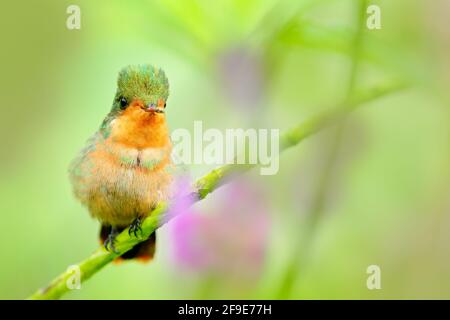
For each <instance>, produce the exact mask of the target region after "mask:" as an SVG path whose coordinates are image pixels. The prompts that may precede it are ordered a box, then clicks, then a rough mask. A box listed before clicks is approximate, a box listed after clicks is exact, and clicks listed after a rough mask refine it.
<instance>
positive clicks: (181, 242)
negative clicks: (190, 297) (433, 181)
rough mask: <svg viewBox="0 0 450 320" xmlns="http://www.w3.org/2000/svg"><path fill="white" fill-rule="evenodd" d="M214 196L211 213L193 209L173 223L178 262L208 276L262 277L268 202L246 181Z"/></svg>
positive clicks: (267, 224) (182, 266)
mask: <svg viewBox="0 0 450 320" xmlns="http://www.w3.org/2000/svg"><path fill="white" fill-rule="evenodd" d="M220 195H221V196H222V197H220ZM214 197H215V199H214V200H215V207H214V208H212V209H211V210H208V211H209V212H208V213H205V214H200V213H198V212H195V211H194V210H193V209H190V210H189V211H188V212H186V213H185V214H183V215H181V216H179V217H177V219H175V220H173V221H172V222H171V224H170V235H171V238H172V239H173V258H174V261H175V263H176V264H177V265H178V266H179V267H181V268H184V269H188V270H190V271H196V272H202V273H205V272H207V273H209V274H216V275H231V276H239V277H241V276H244V277H250V278H254V277H256V276H258V274H259V271H260V270H261V267H262V266H263V263H264V258H265V253H266V248H267V238H268V229H269V217H268V212H267V201H264V200H265V199H267V197H266V196H265V195H264V194H263V192H262V191H261V190H258V189H256V188H255V186H253V185H251V184H249V183H243V181H242V180H240V181H239V182H233V183H232V184H230V185H228V186H226V187H223V189H221V190H220V191H219V194H216V195H215V196H214Z"/></svg>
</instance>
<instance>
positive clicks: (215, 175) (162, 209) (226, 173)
mask: <svg viewBox="0 0 450 320" xmlns="http://www.w3.org/2000/svg"><path fill="white" fill-rule="evenodd" d="M404 87H405V85H404V84H403V83H401V84H400V83H395V84H393V85H388V86H384V87H379V88H372V89H371V90H369V91H367V92H366V93H365V94H363V95H360V96H358V97H356V98H355V99H353V100H351V101H350V100H349V101H347V102H346V103H344V106H345V107H343V106H338V107H337V108H333V109H329V110H326V111H324V112H321V113H319V114H318V115H315V116H313V117H311V118H310V119H307V120H305V121H303V122H302V123H300V124H299V125H298V126H296V127H294V128H292V129H290V130H287V131H286V132H285V133H284V134H282V135H281V137H280V139H281V140H280V152H282V151H284V150H286V149H289V148H291V147H293V146H295V145H297V144H298V143H299V142H300V141H302V140H303V139H305V138H307V137H309V136H311V135H312V134H314V133H316V132H318V131H320V130H322V129H324V128H325V127H328V126H330V125H332V124H335V123H337V122H339V120H340V119H342V117H343V116H345V115H346V114H348V113H349V112H351V111H352V110H354V109H355V108H356V107H358V106H360V105H362V104H363V103H366V102H370V101H372V100H375V99H377V98H379V97H381V96H384V95H387V94H389V93H393V92H396V91H398V90H400V89H403V88H404ZM254 166H256V165H253V164H250V165H239V164H229V165H225V166H222V167H219V168H217V169H214V170H212V171H211V172H209V173H208V174H206V175H205V176H204V177H202V178H200V179H199V180H197V182H196V183H195V184H194V186H193V189H194V193H195V195H196V197H195V200H196V201H199V200H201V199H203V198H205V197H206V196H207V195H208V194H209V193H211V192H213V191H214V190H216V189H217V188H219V187H220V186H221V185H222V184H224V183H225V182H226V181H227V179H228V178H231V177H232V176H233V175H235V174H241V173H243V172H245V171H247V170H249V169H251V168H252V167H254ZM167 208H168V204H167V203H165V202H163V203H160V204H159V205H158V206H157V207H156V208H155V209H154V210H153V211H152V212H151V213H150V215H149V216H148V217H147V218H146V219H145V220H144V221H143V223H142V233H141V234H140V235H139V237H134V236H130V235H129V234H128V229H125V230H124V231H123V232H122V233H121V234H119V235H118V236H117V238H116V242H115V247H116V250H117V253H113V252H109V251H107V250H105V248H103V246H100V247H99V248H98V249H97V250H96V251H95V252H94V253H92V254H91V255H90V256H89V257H88V258H86V259H85V260H83V261H81V262H80V263H78V264H77V266H78V267H79V270H80V273H81V274H80V281H81V283H83V282H84V281H86V280H88V279H89V278H90V277H92V276H93V275H94V274H95V273H97V272H98V271H100V270H101V269H102V268H103V267H104V266H106V265H107V264H109V263H110V262H111V261H113V260H114V259H115V258H117V257H119V256H121V255H122V254H124V253H125V252H127V251H128V250H130V249H131V248H133V247H134V246H135V245H136V244H138V243H139V242H142V241H144V240H146V239H147V238H148V237H149V236H150V235H151V234H152V233H153V232H155V230H156V229H157V228H159V227H160V226H161V225H163V224H164V223H166V222H167V221H168V220H170V219H171V218H173V217H169V216H168V215H166V214H165V213H166V212H167ZM73 276H74V272H73V269H72V268H69V269H68V270H67V271H65V272H63V273H61V274H60V275H59V276H58V277H56V278H55V279H54V280H53V281H51V282H50V284H49V285H47V286H46V287H44V288H42V289H39V290H37V291H36V292H35V293H34V294H32V295H31V296H30V297H29V299H59V298H60V297H61V296H63V295H64V294H65V293H67V292H68V291H70V290H71V289H70V286H68V285H67V282H68V281H71V279H72V277H73Z"/></svg>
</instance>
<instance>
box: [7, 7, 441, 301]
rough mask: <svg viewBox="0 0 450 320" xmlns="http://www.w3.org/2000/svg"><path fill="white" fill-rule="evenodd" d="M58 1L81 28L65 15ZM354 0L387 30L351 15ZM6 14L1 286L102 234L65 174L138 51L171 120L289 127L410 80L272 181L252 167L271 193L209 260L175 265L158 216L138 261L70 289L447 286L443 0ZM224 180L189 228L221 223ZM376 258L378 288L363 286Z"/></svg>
mask: <svg viewBox="0 0 450 320" xmlns="http://www.w3.org/2000/svg"><path fill="white" fill-rule="evenodd" d="M70 4H76V5H79V6H80V8H81V29H80V30H68V29H67V28H66V19H67V16H68V15H67V14H66V8H67V7H68V6H69V5H70ZM368 4H377V5H379V6H380V8H381V13H382V28H381V30H368V29H367V28H366V27H365V19H366V17H367V16H366V15H365V14H363V15H362V14H361V13H365V6H366V5H368ZM2 12H3V15H2V19H1V22H0V23H1V26H0V30H1V31H0V33H1V39H2V50H1V51H0V55H1V56H0V61H1V65H2V66H1V70H2V72H1V84H0V88H1V98H2V103H1V104H0V108H1V113H0V115H1V116H0V121H1V125H0V133H1V134H0V141H1V149H0V150H1V151H0V152H1V153H0V195H1V198H0V214H1V225H2V228H1V231H0V249H1V253H2V255H1V258H0V259H1V265H0V298H3V299H22V298H25V297H27V296H28V295H30V294H31V293H33V292H34V291H35V290H36V289H37V288H39V287H42V286H45V285H46V283H47V282H48V281H50V280H51V279H52V278H53V277H55V276H56V275H58V274H59V273H61V272H62V271H64V270H65V269H66V268H67V266H68V265H70V264H73V263H76V262H77V261H80V260H82V259H84V258H85V257H87V256H88V255H89V254H90V253H91V252H92V251H93V250H94V249H95V248H96V247H97V245H98V240H97V233H98V222H96V221H94V220H93V219H91V218H90V217H89V215H88V213H87V210H86V209H85V208H83V207H82V206H81V205H80V204H79V203H78V202H77V201H76V200H75V198H74V197H73V196H72V192H71V187H70V184H69V181H68V176H67V167H68V165H69V163H70V160H71V159H72V158H73V157H74V156H75V155H76V153H77V152H78V150H79V149H80V148H81V147H82V146H83V144H84V142H85V140H86V139H87V138H88V137H89V136H90V135H91V134H92V133H93V132H94V131H95V130H97V128H98V127H99V125H100V123H101V121H102V119H103V117H104V116H105V115H106V113H107V112H108V111H109V108H110V105H111V103H112V99H113V95H114V92H115V80H116V76H117V72H118V71H119V70H120V68H122V67H123V66H125V65H127V64H135V63H152V64H155V65H158V66H160V67H162V68H163V69H164V70H165V71H166V73H167V75H168V77H169V82H170V86H171V94H170V97H169V100H168V113H167V116H168V121H169V124H170V127H171V129H174V128H188V129H190V130H192V128H193V121H194V120H202V121H203V123H204V126H207V127H210V128H220V129H224V128H236V127H243V128H247V127H262V128H280V129H281V130H283V129H286V128H289V127H291V126H293V125H295V124H297V123H298V122H299V121H301V120H302V119H305V118H307V117H308V116H309V115H313V114H315V113H317V112H318V111H320V110H322V109H324V108H328V107H334V106H337V105H339V104H340V103H341V102H342V101H343V100H345V99H347V98H349V97H351V96H352V95H353V94H355V92H365V90H367V89H369V88H371V87H372V86H374V85H383V84H386V83H391V82H393V81H394V82H395V81H408V82H409V83H411V87H410V88H409V89H407V90H403V91H401V92H398V93H394V94H392V95H389V96H387V97H383V98H380V99H377V100H375V101H373V102H371V103H369V104H368V105H367V106H365V107H364V108H361V109H358V111H356V112H355V113H354V114H352V115H351V116H350V117H349V118H347V119H346V121H345V122H344V123H342V124H341V125H339V126H338V127H337V128H332V129H329V130H326V131H324V132H322V133H320V134H319V135H316V136H314V137H312V138H310V139H308V140H307V141H304V142H303V143H302V144H301V145H300V146H298V147H296V148H293V149H291V150H288V151H287V152H285V153H283V154H282V155H281V159H280V171H279V173H278V174H277V175H275V176H258V172H257V171H254V172H252V173H250V175H249V179H251V182H250V185H251V186H254V185H258V189H261V190H259V191H258V192H262V193H263V194H264V195H265V196H257V197H256V198H251V197H250V198H248V199H243V200H242V201H243V202H244V203H243V205H242V208H240V209H241V211H242V212H243V215H245V214H246V213H247V212H249V211H252V210H253V211H255V212H254V214H252V215H250V216H246V217H250V218H249V219H240V218H239V215H234V216H233V219H234V220H233V221H232V222H233V223H235V226H236V228H234V225H233V223H230V222H229V221H228V222H226V223H228V228H227V230H228V231H227V232H226V233H224V234H222V235H217V236H216V238H215V239H214V240H215V242H214V243H215V245H211V246H209V247H208V246H205V248H204V250H205V252H201V253H200V254H207V251H208V250H209V251H212V252H213V253H214V254H215V255H216V256H217V257H220V258H221V259H222V260H223V261H221V262H220V263H219V265H218V264H209V265H208V264H207V265H206V266H201V267H199V266H196V265H195V263H194V265H190V266H186V264H185V263H181V262H182V261H181V262H180V258H179V257H178V258H177V250H176V248H175V249H174V246H176V245H177V241H178V242H179V241H180V239H178V240H177V239H175V238H176V235H175V236H174V235H173V232H172V231H171V230H172V229H171V224H172V222H171V223H169V224H168V225H166V226H164V227H162V228H161V229H160V230H159V231H158V237H159V239H158V241H159V243H158V248H157V255H156V259H155V261H153V262H152V263H151V264H148V265H142V264H138V263H124V264H121V265H119V266H115V265H109V266H107V267H106V268H105V269H104V270H102V271H101V272H99V273H98V274H97V275H95V276H94V277H93V278H92V279H90V280H89V281H88V282H86V283H84V284H83V285H82V288H81V290H74V291H72V292H70V293H69V294H67V295H66V296H65V297H64V298H67V299H182V298H188V299H195V298H270V299H272V298H273V299H276V298H290V299H317V298H324V299H339V298H344V299H346V298H355V299H360V298H368V299H380V298H400V299H405V298H450V272H449V263H450V250H449V249H450V232H449V230H450V216H449V213H450V200H449V199H450V197H449V195H450V165H449V164H450V143H449V138H450V112H449V108H448V104H449V101H450V94H449V90H448V83H449V80H450V29H449V28H448V19H449V14H450V3H449V1H446V0H435V1H418V0H397V1H389V0H371V1H367V2H366V3H364V2H363V1H359V0H315V1H307V0H296V1H278V0H260V1H256V0H244V1H237V0H232V1H225V0H219V1H206V0H197V1H175V0H173V1H95V2H94V1H87V0H77V1H56V0H55V1H22V0H19V1H8V2H7V3H3V5H2ZM361 18H363V20H361ZM209 169H210V168H209V167H207V166H191V167H190V171H191V172H192V176H193V177H194V178H196V177H198V176H200V175H201V174H203V173H206V172H207V171H208V170H209ZM230 188H231V189H232V187H230ZM252 188H253V187H252ZM231 191H233V190H231ZM227 192H229V191H227V189H223V190H219V191H218V192H216V193H214V194H212V195H211V196H210V197H208V199H207V200H206V201H205V202H204V203H201V204H199V205H198V206H196V208H195V210H196V212H198V214H199V216H201V217H209V216H208V215H210V216H211V218H210V219H212V221H213V222H212V223H211V224H207V225H208V226H209V229H208V227H207V228H206V229H207V230H204V229H202V228H199V229H198V230H200V231H199V232H203V233H202V234H201V240H198V239H197V240H196V239H193V240H192V239H191V240H192V241H194V242H195V241H204V242H205V243H208V242H210V241H209V238H208V237H210V236H211V234H215V233H217V232H215V231H216V230H215V229H214V228H219V229H220V228H221V226H222V227H223V225H224V224H223V223H222V222H221V221H222V220H220V219H223V216H224V215H223V214H221V211H224V209H223V208H226V207H227V206H229V205H230V201H231V202H232V200H230V198H229V197H227V196H224V194H227ZM231 194H232V192H231ZM261 203H264V209H260V206H261ZM252 204H254V206H253V205H252ZM236 210H237V212H239V210H238V209H236ZM225 211H226V210H225ZM260 211H264V212H260ZM225 216H226V215H225ZM207 219H209V218H207ZM214 219H215V220H214ZM244 220H245V221H244ZM261 221H262V222H261ZM214 226H216V227H214ZM194 230H197V229H195V228H194ZM253 231H254V232H253ZM208 232H209V233H211V234H209V233H208ZM243 234H245V237H244V238H245V239H243V240H242V241H240V239H241V238H240V236H242V235H243ZM194 238H195V237H194ZM236 239H238V240H236ZM228 240H230V243H231V242H233V243H232V244H229V243H228ZM181 241H189V238H186V239H184V238H183V239H182V240H181ZM217 243H218V244H217ZM243 243H251V245H249V246H248V247H251V248H250V249H251V250H256V251H257V252H258V254H257V259H253V260H252V259H248V256H249V251H248V249H249V248H247V246H245V247H242V246H243ZM183 245H189V243H187V242H186V243H184V242H183ZM240 246H241V247H240ZM222 249H223V251H221V250H222ZM250 249H249V250H250ZM252 252H253V251H252ZM191 258H192V257H191ZM194 259H195V257H194ZM181 260H182V259H181ZM372 264H375V265H379V266H380V268H381V286H382V289H381V290H368V289H367V287H366V279H367V277H368V274H367V273H366V269H367V267H368V266H369V265H372Z"/></svg>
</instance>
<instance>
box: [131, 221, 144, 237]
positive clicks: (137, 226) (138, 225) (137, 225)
mask: <svg viewBox="0 0 450 320" xmlns="http://www.w3.org/2000/svg"><path fill="white" fill-rule="evenodd" d="M138 232H142V220H141V218H140V217H137V218H136V219H134V221H133V222H132V223H131V224H130V227H129V228H128V234H129V235H131V234H134V236H135V237H137V233H138Z"/></svg>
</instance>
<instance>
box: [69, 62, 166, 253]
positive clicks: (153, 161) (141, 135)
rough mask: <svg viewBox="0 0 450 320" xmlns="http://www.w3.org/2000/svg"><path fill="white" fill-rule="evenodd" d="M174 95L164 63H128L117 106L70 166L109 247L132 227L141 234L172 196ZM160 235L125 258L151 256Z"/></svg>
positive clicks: (121, 78) (78, 192)
mask: <svg viewBox="0 0 450 320" xmlns="http://www.w3.org/2000/svg"><path fill="white" fill-rule="evenodd" d="M168 96H169V83H168V80H167V77H166V75H165V73H164V72H163V71H162V70H161V69H158V68H155V67H153V66H150V65H137V66H127V67H125V68H123V69H122V70H121V71H120V73H119V77H118V80H117V92H116V95H115V97H114V101H113V104H112V108H111V111H110V112H109V113H108V115H107V116H106V118H105V119H104V120H103V123H102V125H101V126H100V129H99V130H98V131H97V132H96V133H95V134H94V135H93V136H92V137H91V138H90V139H89V140H88V142H87V145H86V147H85V148H84V149H82V150H81V152H80V154H79V156H78V157H77V158H75V159H74V160H73V162H72V164H71V166H70V170H69V172H70V179H71V182H72V185H73V189H74V193H75V196H76V197H77V198H78V199H79V200H80V201H81V203H82V204H84V205H85V206H86V207H87V208H88V209H89V212H90V213H91V215H92V216H93V217H95V218H97V219H98V220H99V221H100V222H101V224H102V227H101V231H100V239H101V240H102V242H103V243H104V246H105V248H106V249H107V250H112V251H115V247H114V239H115V237H116V235H118V234H119V233H120V232H121V231H122V230H124V229H125V228H127V227H130V229H129V232H130V234H134V236H136V235H137V233H138V232H140V228H141V222H142V219H143V218H145V216H146V215H148V214H149V213H150V212H151V210H152V209H153V208H154V207H155V206H156V204H157V203H158V202H160V201H165V200H167V199H168V198H169V194H170V186H171V183H172V180H173V177H172V169H173V163H172V161H171V151H172V144H171V141H170V137H169V133H168V128H167V124H166V117H165V110H166V101H167V98H168ZM155 241H156V236H155V235H154V234H153V235H152V236H151V237H150V238H149V239H148V240H146V241H144V242H141V243H139V244H138V245H136V246H135V247H134V248H133V249H131V250H130V251H128V252H126V253H125V254H124V255H123V256H122V258H124V259H132V258H140V259H141V260H149V259H151V258H152V257H153V254H154V250H155V249H154V248H155Z"/></svg>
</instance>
